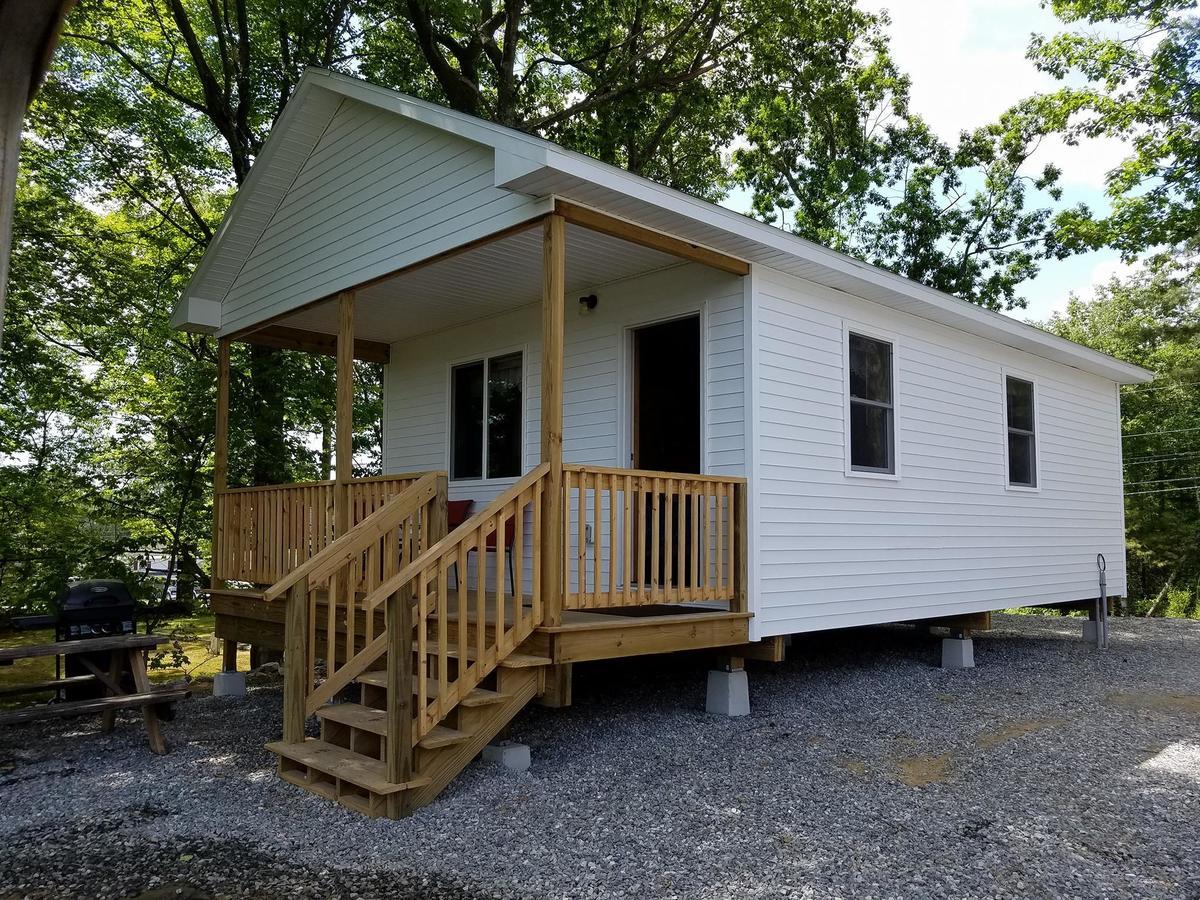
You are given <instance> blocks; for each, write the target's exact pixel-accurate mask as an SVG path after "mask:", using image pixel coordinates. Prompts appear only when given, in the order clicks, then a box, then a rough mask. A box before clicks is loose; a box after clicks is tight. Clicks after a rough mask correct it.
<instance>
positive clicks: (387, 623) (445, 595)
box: [264, 463, 549, 784]
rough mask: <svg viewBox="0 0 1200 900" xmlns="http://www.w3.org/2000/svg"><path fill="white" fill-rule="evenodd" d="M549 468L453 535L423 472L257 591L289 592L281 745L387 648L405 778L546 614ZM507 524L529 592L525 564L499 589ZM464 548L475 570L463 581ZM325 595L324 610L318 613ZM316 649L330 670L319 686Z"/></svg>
mask: <svg viewBox="0 0 1200 900" xmlns="http://www.w3.org/2000/svg"><path fill="white" fill-rule="evenodd" d="M548 471H549V465H548V464H546V463H543V464H542V465H541V466H539V467H538V468H536V469H534V470H533V471H532V472H530V473H529V474H528V475H526V476H525V477H524V478H522V479H521V480H520V481H518V482H517V483H516V484H515V485H513V486H512V487H511V488H509V489H508V490H507V491H505V492H504V493H503V494H501V495H500V496H499V497H497V498H496V499H495V500H494V501H492V502H491V503H490V504H488V506H487V507H486V508H484V509H483V510H482V511H481V512H479V513H478V514H477V515H475V516H473V517H472V518H471V519H469V520H467V521H466V522H465V523H463V524H462V525H461V526H460V527H458V528H456V529H455V530H454V531H453V532H452V533H450V534H449V535H445V534H444V528H445V512H446V476H445V473H431V474H429V475H426V476H424V477H422V478H421V479H419V480H418V481H417V482H416V483H415V484H413V485H412V486H411V487H410V488H409V489H408V490H407V491H405V492H404V493H402V494H400V495H398V496H396V497H394V498H393V499H392V500H390V501H388V502H387V503H385V504H384V505H383V506H382V507H380V508H379V509H378V510H377V511H376V512H375V513H374V514H373V515H371V516H369V517H367V518H366V519H364V520H363V521H362V522H360V523H359V525H358V527H357V528H355V529H353V530H352V531H350V532H349V533H348V534H346V535H345V536H343V537H342V538H339V539H338V540H336V541H334V542H332V543H331V544H330V545H329V546H328V547H326V549H325V550H324V551H322V552H321V553H320V554H318V555H317V556H315V557H313V558H312V559H310V560H309V561H308V562H307V563H305V564H303V565H301V566H299V567H298V568H296V569H295V570H294V571H292V572H291V573H289V574H288V575H287V576H286V577H285V578H283V579H282V580H280V581H279V582H277V583H276V584H274V585H272V586H271V587H270V588H268V589H267V591H266V592H264V599H266V600H268V601H272V600H278V599H280V598H281V597H284V596H285V595H286V597H287V612H286V617H285V626H284V627H285V639H284V640H285V652H284V671H285V676H284V735H283V739H284V741H286V742H288V743H301V742H303V741H304V721H305V719H306V718H307V717H308V716H309V715H311V714H312V713H314V712H316V710H317V709H318V708H319V707H320V706H322V705H323V704H325V703H326V702H328V701H329V700H331V699H332V698H333V697H334V696H336V695H337V693H338V692H339V691H341V690H342V689H343V688H345V687H346V686H348V685H349V684H350V683H351V682H352V681H353V680H354V679H355V678H357V677H358V676H359V675H361V674H362V673H363V672H366V671H368V670H369V669H371V668H373V667H375V666H376V664H377V663H378V661H379V660H380V659H381V658H382V657H384V656H385V655H386V657H387V685H388V696H389V703H388V709H387V732H386V739H387V740H386V745H385V746H386V747H387V752H386V764H387V766H388V780H389V781H390V782H392V783H395V784H402V783H405V782H407V781H409V779H410V776H411V771H412V754H413V747H415V746H416V744H417V743H418V742H419V741H420V740H421V739H422V738H424V737H425V736H426V735H427V734H429V732H430V731H431V730H432V729H433V727H434V726H435V725H437V724H438V723H439V722H440V721H441V720H442V719H443V718H444V717H445V716H446V714H447V713H449V712H450V710H452V709H453V708H454V706H455V705H456V704H457V703H458V702H459V701H460V700H461V699H462V698H463V697H465V696H466V695H467V694H468V693H469V692H470V691H471V690H473V689H474V688H475V687H477V686H478V685H479V683H480V682H481V681H482V680H483V679H484V678H486V677H487V675H488V674H490V673H491V672H492V671H493V670H494V669H495V668H496V666H497V665H498V664H499V663H500V662H501V661H502V660H503V659H504V658H505V657H506V656H508V655H509V654H510V653H512V651H513V650H515V649H516V648H517V647H518V646H520V644H521V643H522V642H523V641H524V640H525V639H526V638H527V637H529V635H530V634H532V633H533V630H534V628H536V627H537V626H538V625H539V624H540V623H541V621H542V609H541V599H540V598H541V591H540V584H539V581H540V575H539V571H540V565H539V563H540V551H539V547H540V543H541V536H542V521H541V500H542V495H543V492H544V490H545V482H546V475H547V472H548ZM510 520H512V521H514V523H515V525H514V528H513V541H514V551H515V552H514V557H515V558H517V559H523V558H524V548H525V545H526V541H528V542H529V550H530V551H531V554H532V558H533V563H534V565H533V568H532V571H533V575H532V579H533V582H532V584H531V585H530V586H529V587H530V593H529V594H528V595H526V594H525V589H524V583H525V578H524V572H523V567H519V568H517V569H515V571H514V579H515V582H516V590H515V591H514V592H513V594H514V596H509V597H506V593H505V590H506V587H505V563H504V560H505V546H504V540H505V537H504V536H505V531H506V524H507V523H508V522H509V521H510ZM493 535H494V536H495V543H494V545H489V538H491V537H492V536H493ZM472 551H476V557H475V562H476V566H475V572H474V578H473V579H468V578H465V577H461V578H460V574H461V573H466V571H467V563H468V555H469V554H470V553H471V552H472ZM490 551H494V552H490ZM451 570H454V577H453V584H454V586H453V588H452V587H451V586H450V584H451V580H452V579H451V577H450V572H451ZM356 572H366V573H368V575H367V576H366V578H367V580H366V582H365V585H366V589H365V591H364V592H363V593H360V594H358V595H357V596H354V597H353V599H352V600H350V601H349V602H348V603H338V601H337V600H336V597H337V596H338V595H339V594H340V593H341V592H342V590H343V589H342V588H340V587H339V584H345V583H346V582H347V581H350V582H353V580H354V578H355V573H356ZM472 582H473V583H474V586H473V587H472V586H471V585H472ZM489 583H490V584H491V585H492V586H493V588H494V589H493V590H488V585H489ZM323 602H324V603H328V604H330V608H329V610H328V611H327V615H326V617H325V618H323V619H322V621H318V616H319V613H320V609H321V604H322V603H323ZM380 607H382V608H383V609H382V612H383V617H382V622H380V621H379V619H378V617H379V612H380ZM339 610H340V612H339ZM360 618H361V626H356V625H355V622H356V621H357V620H359V619H360ZM343 622H344V629H345V631H344V633H342V632H340V631H339V629H338V625H339V624H342V623H343ZM322 628H323V629H324V630H322ZM359 648H361V649H359ZM351 649H353V650H354V651H355V652H350V651H351ZM414 651H415V653H414ZM322 656H323V657H325V666H326V673H325V678H324V680H322V681H319V682H318V680H317V674H318V673H317V669H316V658H317V657H322ZM414 684H415V685H416V689H415V692H414V689H413V685H414ZM414 693H415V694H416V701H415V706H414V703H413V702H412V700H410V698H411V697H412V696H413V694H414Z"/></svg>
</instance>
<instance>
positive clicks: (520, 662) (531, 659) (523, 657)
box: [500, 653, 554, 669]
mask: <svg viewBox="0 0 1200 900" xmlns="http://www.w3.org/2000/svg"><path fill="white" fill-rule="evenodd" d="M553 662H554V660H552V659H549V658H548V657H545V656H533V655H532V654H529V653H510V654H508V656H506V657H504V659H502V660H500V665H501V666H502V667H503V668H505V669H529V668H536V667H537V666H548V665H551V664H552V663H553Z"/></svg>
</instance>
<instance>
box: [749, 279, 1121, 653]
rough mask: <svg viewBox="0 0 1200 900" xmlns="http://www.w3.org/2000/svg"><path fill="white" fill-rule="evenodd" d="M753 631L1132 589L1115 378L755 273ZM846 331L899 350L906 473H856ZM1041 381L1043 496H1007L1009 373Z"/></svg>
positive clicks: (898, 399) (901, 459)
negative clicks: (850, 460)
mask: <svg viewBox="0 0 1200 900" xmlns="http://www.w3.org/2000/svg"><path fill="white" fill-rule="evenodd" d="M751 305H752V313H751V318H752V320H753V326H752V327H753V331H754V333H755V334H756V335H757V338H756V340H757V345H756V346H755V347H754V358H755V360H756V361H755V377H754V383H753V385H752V391H751V393H752V396H754V397H756V398H757V399H756V400H755V401H754V402H755V410H754V413H755V418H756V419H757V423H758V424H757V430H756V433H755V436H754V445H755V446H754V451H753V453H754V458H755V464H754V473H753V484H752V491H753V494H754V496H753V498H752V505H753V508H754V509H755V510H756V519H757V521H756V522H755V528H754V529H753V530H752V531H753V534H754V547H755V553H756V558H755V559H754V560H753V562H752V570H757V573H758V575H757V585H756V587H757V591H756V609H755V612H756V618H755V621H754V623H753V624H754V629H755V631H756V632H757V634H758V636H767V635H772V634H787V633H794V632H801V631H812V630H819V629H825V628H836V627H844V626H851V625H862V624H869V623H874V622H888V621H895V620H903V619H909V618H921V617H932V616H939V615H948V614H953V613H960V612H969V611H982V610H988V609H1002V608H1005V607H1009V606H1020V605H1027V604H1038V603H1049V602H1054V601H1066V600H1078V599H1086V598H1091V597H1095V596H1096V595H1097V571H1096V554H1097V553H1101V552H1102V553H1104V554H1105V556H1106V558H1107V561H1108V587H1109V593H1110V594H1114V595H1116V594H1123V593H1124V591H1125V556H1124V523H1123V509H1122V484H1121V462H1120V413H1119V406H1118V397H1117V388H1116V385H1114V384H1113V383H1112V382H1111V381H1107V380H1105V379H1102V378H1100V377H1097V376H1094V375H1089V374H1086V373H1083V372H1081V371H1080V370H1078V369H1074V368H1071V367H1068V366H1065V365H1062V364H1059V363H1055V362H1051V361H1048V360H1044V359H1042V358H1040V357H1036V356H1033V355H1031V354H1028V353H1024V352H1022V351H1018V350H1013V349H1010V348H1007V347H1004V346H1001V345H999V344H995V343H992V342H989V341H986V340H983V339H980V338H975V337H972V336H969V335H966V334H964V333H962V332H959V331H957V330H954V329H951V328H948V327H946V326H942V325H937V324H934V323H931V322H929V321H927V320H924V319H920V318H917V317H915V316H910V315H905V314H903V313H897V312H894V311H892V310H888V309H886V308H884V307H881V306H879V305H877V304H873V303H870V302H867V301H863V300H859V299H857V298H854V297H851V296H849V295H846V294H841V293H838V292H835V291H831V290H829V289H827V288H823V287H820V286H817V285H814V284H812V283H810V282H806V281H802V280H799V279H796V278H793V277H791V276H788V275H785V274H783V273H779V272H776V271H773V270H765V269H762V268H759V267H756V269H755V274H754V297H753V300H752V304H751ZM847 329H851V330H854V329H858V330H862V331H864V332H865V333H867V334H872V335H877V336H880V337H884V338H885V339H891V340H893V341H894V352H895V354H896V384H895V406H896V445H897V451H898V467H899V477H898V478H896V479H881V478H863V477H857V476H853V475H848V474H847V472H846V462H845V460H846V456H845V440H846V434H845V431H846V426H845V421H846V414H845V409H846V397H845V381H844V370H845V365H844V341H845V333H846V330H847ZM1005 370H1007V371H1009V372H1010V373H1011V374H1013V375H1017V376H1019V377H1024V378H1032V379H1033V380H1034V381H1035V382H1036V384H1037V395H1036V397H1037V409H1038V425H1039V431H1038V444H1039V447H1040V454H1039V455H1040V465H1039V471H1038V480H1039V484H1040V489H1039V490H1038V491H1036V492H1031V491H1017V490H1011V489H1009V488H1008V487H1007V481H1006V468H1005V466H1006V463H1005V446H1006V437H1005V428H1004V406H1003V404H1004V389H1003V373H1004V371H1005Z"/></svg>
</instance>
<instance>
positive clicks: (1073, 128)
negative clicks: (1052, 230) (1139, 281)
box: [1029, 0, 1200, 260]
mask: <svg viewBox="0 0 1200 900" xmlns="http://www.w3.org/2000/svg"><path fill="white" fill-rule="evenodd" d="M1050 6H1051V7H1052V8H1053V10H1054V12H1055V14H1056V15H1057V16H1058V17H1059V18H1060V19H1061V20H1062V21H1063V22H1064V23H1067V24H1070V25H1086V26H1089V30H1088V31H1087V32H1085V33H1080V32H1066V33H1063V34H1058V35H1055V36H1053V37H1050V38H1044V37H1039V38H1035V39H1034V41H1033V43H1032V45H1031V47H1030V51H1029V54H1030V57H1031V58H1032V59H1033V60H1034V62H1035V63H1036V64H1037V65H1038V67H1039V68H1040V69H1042V71H1045V72H1048V73H1050V74H1051V75H1053V76H1054V77H1055V78H1058V79H1060V80H1063V81H1067V80H1070V79H1082V80H1083V82H1084V84H1083V85H1082V86H1076V85H1070V86H1065V87H1063V88H1061V89H1060V90H1058V91H1057V92H1055V93H1053V94H1050V95H1048V96H1046V97H1044V98H1041V99H1039V100H1037V101H1035V102H1036V103H1037V105H1038V106H1039V107H1040V112H1041V114H1042V115H1044V116H1045V117H1046V119H1047V121H1050V122H1052V123H1053V125H1054V127H1055V128H1056V129H1057V130H1060V131H1062V132H1063V133H1064V134H1065V136H1066V137H1067V139H1068V140H1069V141H1072V142H1075V141H1079V140H1081V139H1084V138H1089V137H1113V138H1119V139H1121V140H1123V141H1127V142H1129V145H1130V150H1131V153H1130V155H1129V157H1128V158H1127V159H1125V161H1124V162H1122V163H1121V165H1119V166H1118V167H1117V168H1116V169H1114V170H1113V171H1112V172H1110V173H1109V174H1108V178H1107V193H1108V196H1109V199H1110V202H1111V204H1112V211H1111V212H1110V213H1109V214H1107V215H1103V214H1097V213H1096V212H1095V211H1094V210H1091V209H1089V208H1088V207H1087V206H1086V205H1080V206H1077V207H1075V208H1074V209H1070V210H1065V211H1063V212H1062V213H1061V214H1059V216H1058V217H1057V219H1056V222H1055V225H1056V235H1055V241H1056V243H1057V244H1058V245H1059V246H1061V247H1062V248H1063V249H1064V250H1065V251H1070V252H1074V251H1078V250H1088V249H1095V248H1098V247H1106V246H1107V247H1114V248H1116V249H1118V250H1119V251H1120V252H1121V254H1122V256H1124V257H1125V258H1126V259H1127V260H1132V259H1135V258H1137V257H1139V256H1141V255H1142V254H1144V253H1146V252H1147V251H1150V250H1152V249H1154V248H1171V247H1177V246H1180V245H1183V244H1186V243H1187V242H1190V241H1193V240H1194V239H1195V237H1196V235H1197V234H1200V102H1198V101H1197V98H1200V19H1198V18H1197V16H1196V14H1195V11H1194V10H1195V2H1194V0H1052V2H1051V3H1050Z"/></svg>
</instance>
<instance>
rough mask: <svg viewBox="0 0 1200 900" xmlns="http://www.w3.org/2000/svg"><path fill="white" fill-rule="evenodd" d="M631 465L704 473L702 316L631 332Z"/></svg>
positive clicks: (667, 470) (641, 467)
mask: <svg viewBox="0 0 1200 900" xmlns="http://www.w3.org/2000/svg"><path fill="white" fill-rule="evenodd" d="M633 465H634V468H637V469H653V470H655V471H660V472H690V473H693V474H699V473H700V317H699V316H690V317H688V318H686V319H676V320H674V321H671V322H663V323H662V324H661V325H647V326H646V327H644V328H639V329H637V330H636V331H634V333H633Z"/></svg>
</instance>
